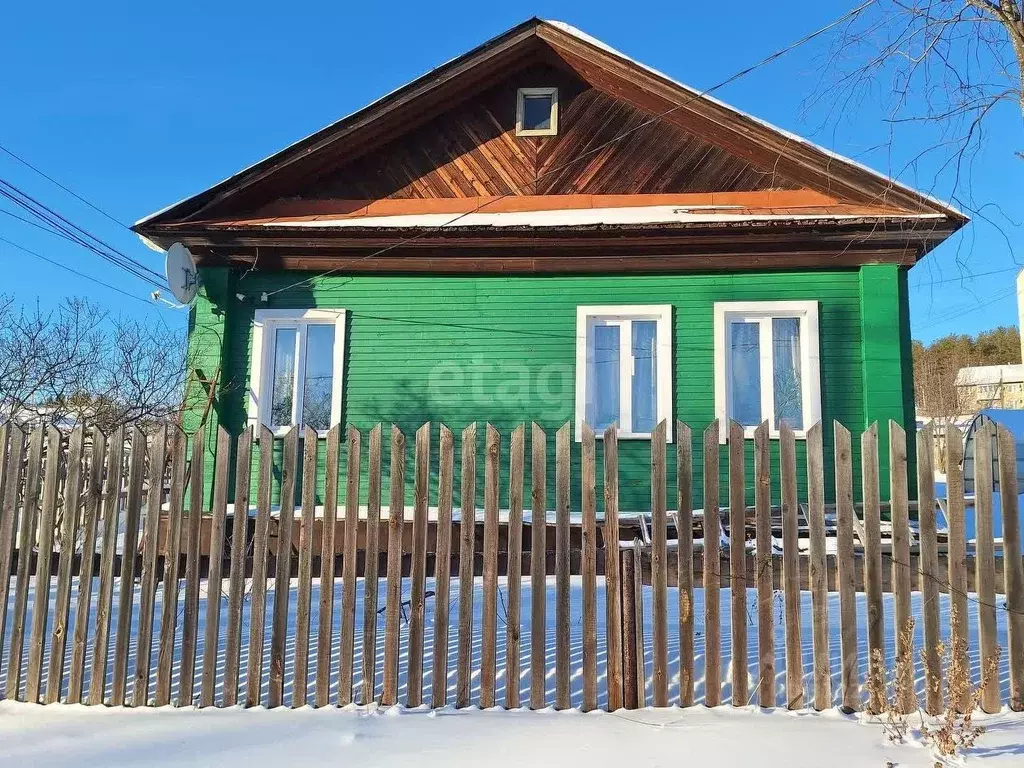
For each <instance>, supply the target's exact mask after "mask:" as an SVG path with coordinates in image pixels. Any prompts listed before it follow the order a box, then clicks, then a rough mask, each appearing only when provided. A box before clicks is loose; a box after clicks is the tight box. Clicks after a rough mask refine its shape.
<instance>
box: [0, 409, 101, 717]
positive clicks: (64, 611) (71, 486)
mask: <svg viewBox="0 0 1024 768" xmlns="http://www.w3.org/2000/svg"><path fill="white" fill-rule="evenodd" d="M6 436H7V435H6V432H5V433H4V435H3V438H6ZM6 442H7V441H6V439H0V452H2V451H3V446H4V445H5V444H6ZM84 444H85V429H84V427H83V426H82V425H81V424H79V425H77V426H76V427H75V428H74V429H73V430H72V431H71V437H70V438H69V440H68V458H67V477H66V478H65V483H64V503H63V510H62V512H63V517H62V518H61V526H60V540H59V543H60V560H59V562H58V564H57V594H56V597H55V598H54V606H53V632H52V634H51V636H50V661H49V666H48V668H47V673H46V696H45V699H44V701H45V702H46V703H47V704H52V703H54V702H56V701H58V700H60V693H61V688H62V687H63V685H64V661H65V658H64V657H65V651H66V649H67V639H68V621H69V619H70V613H71V581H72V573H71V570H72V564H73V562H72V561H73V560H74V558H75V533H76V532H77V531H78V521H79V518H78V507H79V506H80V503H81V500H82V451H83V448H84ZM2 462H3V457H0V463H2ZM4 469H5V468H3V467H0V472H3V471H4ZM0 527H2V526H0ZM0 538H2V535H0ZM0 551H2V545H0ZM0 560H2V556H0ZM9 572H10V566H9V564H8V573H9ZM0 573H3V565H2V564H0ZM7 581H10V580H9V579H7ZM2 644H3V632H2V631H0V645H2Z"/></svg>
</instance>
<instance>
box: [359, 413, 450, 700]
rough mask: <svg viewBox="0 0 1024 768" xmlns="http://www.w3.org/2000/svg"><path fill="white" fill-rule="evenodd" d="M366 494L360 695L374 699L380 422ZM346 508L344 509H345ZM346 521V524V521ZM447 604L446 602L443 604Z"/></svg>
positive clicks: (374, 437)
mask: <svg viewBox="0 0 1024 768" xmlns="http://www.w3.org/2000/svg"><path fill="white" fill-rule="evenodd" d="M369 452H370V455H369V467H368V468H367V482H368V485H369V488H367V491H366V493H367V496H366V569H365V572H364V574H363V698H362V702H361V703H362V704H364V705H366V704H369V703H370V702H371V701H373V700H374V696H375V695H376V688H377V602H378V600H377V596H378V594H379V589H380V586H379V580H378V572H379V570H380V459H381V425H380V424H375V425H374V427H373V429H371V430H370V451H369ZM346 511H347V510H346ZM346 525H348V524H347V523H346ZM446 607H447V606H446Z"/></svg>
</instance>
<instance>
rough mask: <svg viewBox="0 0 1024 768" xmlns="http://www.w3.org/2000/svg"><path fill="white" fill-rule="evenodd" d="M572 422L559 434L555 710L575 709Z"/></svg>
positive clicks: (556, 518)
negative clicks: (572, 674) (571, 662)
mask: <svg viewBox="0 0 1024 768" xmlns="http://www.w3.org/2000/svg"><path fill="white" fill-rule="evenodd" d="M570 429H571V427H570V425H569V423H568V422H566V423H565V424H563V425H562V426H561V427H560V428H559V430H558V432H556V433H555V709H569V707H571V706H572V702H571V699H570V691H569V674H570V670H569V621H570V616H569V567H570V566H569V464H570V461H571V456H570V453H569V451H570V446H571V440H572V435H571V434H570V431H569V430H570Z"/></svg>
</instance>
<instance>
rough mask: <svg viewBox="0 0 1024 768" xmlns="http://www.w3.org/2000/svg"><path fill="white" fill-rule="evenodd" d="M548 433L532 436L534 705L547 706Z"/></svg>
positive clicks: (537, 430) (536, 431)
mask: <svg viewBox="0 0 1024 768" xmlns="http://www.w3.org/2000/svg"><path fill="white" fill-rule="evenodd" d="M547 455H548V454H547V435H546V434H545V433H544V430H543V429H541V428H540V427H539V426H538V425H537V423H536V422H534V423H533V424H532V432H531V436H530V508H531V511H530V708H531V709H543V708H544V707H545V706H547V688H546V683H545V681H546V679H547V594H546V593H547V527H548V526H547V503H548V496H547Z"/></svg>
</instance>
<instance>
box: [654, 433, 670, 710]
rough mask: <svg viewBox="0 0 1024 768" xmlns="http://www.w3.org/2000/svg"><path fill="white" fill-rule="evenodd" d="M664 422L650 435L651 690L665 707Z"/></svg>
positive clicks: (665, 531)
mask: <svg viewBox="0 0 1024 768" xmlns="http://www.w3.org/2000/svg"><path fill="white" fill-rule="evenodd" d="M666 429H667V425H666V422H664V421H662V422H659V423H658V425H657V426H656V427H655V428H654V431H653V432H652V433H651V614H652V615H651V625H652V640H653V648H652V653H653V657H652V662H653V664H652V669H651V688H652V689H653V690H652V693H653V698H654V706H656V707H666V706H668V605H667V600H668V563H667V562H666V561H667V560H668V544H667V540H668V514H667V510H666V508H667V502H666V488H665V442H666V434H665V431H666Z"/></svg>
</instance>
